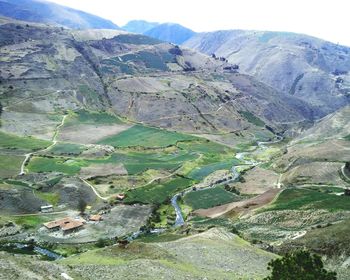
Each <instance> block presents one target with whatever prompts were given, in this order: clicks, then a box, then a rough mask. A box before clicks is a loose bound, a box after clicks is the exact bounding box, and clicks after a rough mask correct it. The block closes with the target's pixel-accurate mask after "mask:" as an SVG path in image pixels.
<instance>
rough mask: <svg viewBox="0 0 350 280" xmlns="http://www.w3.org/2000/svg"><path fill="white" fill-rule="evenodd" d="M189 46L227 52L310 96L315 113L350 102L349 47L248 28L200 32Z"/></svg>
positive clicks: (244, 68) (269, 79)
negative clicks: (249, 29)
mask: <svg viewBox="0 0 350 280" xmlns="http://www.w3.org/2000/svg"><path fill="white" fill-rule="evenodd" d="M184 46H186V47H189V48H193V49H196V50H198V51H200V52H203V53H206V54H208V55H210V54H215V55H216V56H217V57H224V58H225V59H227V60H228V61H229V62H230V63H233V64H237V65H238V66H239V69H240V71H241V72H242V73H247V74H250V75H253V76H254V77H256V78H257V79H259V80H260V81H262V82H264V83H266V84H268V85H270V86H272V87H274V88H275V89H277V90H279V91H280V92H281V93H283V95H284V96H295V97H297V98H299V99H301V100H304V101H306V102H307V103H309V104H310V105H311V106H312V107H313V108H314V115H315V117H316V118H318V117H320V116H324V115H326V114H329V113H331V112H333V111H334V110H335V109H338V108H340V107H342V106H344V105H345V104H349V100H350V99H349V90H350V88H349V67H350V66H349V65H350V63H349V60H350V56H349V54H350V49H349V48H348V47H344V46H340V45H336V44H332V43H330V42H326V41H323V40H320V39H317V38H314V37H310V36H306V35H301V34H294V33H287V32H267V31H266V32H265V31H245V30H229V31H216V32H209V33H199V34H197V35H196V36H193V37H192V38H190V39H189V40H188V41H187V42H185V43H184Z"/></svg>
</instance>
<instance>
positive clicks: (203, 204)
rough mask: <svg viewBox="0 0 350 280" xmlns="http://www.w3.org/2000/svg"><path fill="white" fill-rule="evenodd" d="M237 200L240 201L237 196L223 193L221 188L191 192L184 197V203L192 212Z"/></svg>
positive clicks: (226, 192)
mask: <svg viewBox="0 0 350 280" xmlns="http://www.w3.org/2000/svg"><path fill="white" fill-rule="evenodd" d="M238 200H240V197H239V196H237V195H235V194H233V193H231V192H228V191H225V190H224V188H223V187H215V188H212V189H207V190H203V191H193V192H190V193H188V194H186V195H185V197H184V202H185V203H186V204H188V205H189V206H191V207H192V209H194V210H196V209H207V208H211V207H214V206H218V205H222V204H226V203H230V202H233V201H238Z"/></svg>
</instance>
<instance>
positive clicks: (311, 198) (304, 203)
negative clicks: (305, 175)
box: [265, 189, 350, 211]
mask: <svg viewBox="0 0 350 280" xmlns="http://www.w3.org/2000/svg"><path fill="white" fill-rule="evenodd" d="M289 209H291V210H296V209H325V210H329V211H339V210H346V211H349V210H350V200H349V198H348V197H345V196H337V195H334V194H328V193H323V192H318V191H315V190H310V189H286V190H284V191H283V192H282V193H281V194H280V195H279V196H278V198H277V199H276V201H275V202H274V203H273V204H272V205H271V207H269V208H266V209H265V210H268V211H269V210H289Z"/></svg>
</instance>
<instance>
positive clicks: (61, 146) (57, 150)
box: [50, 142, 85, 156]
mask: <svg viewBox="0 0 350 280" xmlns="http://www.w3.org/2000/svg"><path fill="white" fill-rule="evenodd" d="M84 150H85V147H84V146H83V145H79V144H71V143H62V142H61V143H57V144H56V145H55V146H53V147H52V148H51V149H50V153H51V154H54V155H73V156H75V155H79V154H81V153H82V152H83V151H84Z"/></svg>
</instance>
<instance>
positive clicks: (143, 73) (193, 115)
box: [0, 18, 350, 280]
mask: <svg viewBox="0 0 350 280" xmlns="http://www.w3.org/2000/svg"><path fill="white" fill-rule="evenodd" d="M146 25H147V24H144V26H142V24H141V27H140V28H146V27H147V26H146ZM147 28H148V27H147ZM155 28H156V27H155ZM150 30H152V29H149V31H150ZM135 32H136V30H135ZM147 32H148V31H147ZM208 38H209V39H210V42H211V43H210V42H206V40H209V39H208ZM237 38H239V40H238V39H237ZM219 39H220V40H219ZM238 41H239V42H240V43H239V44H241V45H239V47H238V49H237V50H236V51H237V55H236V53H226V51H228V49H229V48H231V49H232V47H233V46H236V45H235V44H238ZM219 44H220V47H218V45H219ZM185 45H187V46H191V47H194V48H196V49H198V50H200V51H203V52H205V53H207V54H211V53H212V52H213V53H214V52H215V56H214V55H213V56H210V55H209V56H208V55H206V54H203V53H200V52H198V51H196V50H193V49H189V48H186V47H183V46H178V45H175V44H172V43H167V42H164V41H161V40H158V39H155V38H151V37H148V36H145V35H140V34H133V33H128V32H125V31H120V30H104V29H103V30H98V29H87V30H72V29H66V28H63V27H62V26H54V25H52V26H51V25H45V24H41V23H32V22H23V21H19V20H11V19H8V18H1V19H0V68H1V70H0V104H1V106H0V109H1V110H0V113H1V114H0V120H1V126H0V241H1V242H0V243H1V244H0V249H1V251H3V252H0V253H1V254H0V259H1V261H0V271H1V273H0V275H1V276H0V278H1V277H2V278H3V279H28V278H29V279H96V278H103V279H115V278H116V277H118V278H120V279H135V278H138V279H154V275H158V276H159V278H169V279H228V278H230V279H231V278H232V279H262V278H263V277H264V276H266V275H267V273H268V272H267V269H266V267H267V263H268V262H269V261H270V260H271V259H273V258H277V257H278V254H283V253H285V252H288V251H292V250H295V249H298V248H301V247H306V248H307V249H309V250H311V251H312V252H316V253H318V254H321V255H322V257H323V258H324V260H326V266H327V268H330V269H335V270H336V271H337V272H338V278H339V279H344V280H345V279H347V277H348V275H349V272H348V271H349V261H348V259H349V246H348V244H349V242H348V241H349V240H348V239H349V238H348V236H347V234H346V233H347V231H346V229H347V227H348V221H349V217H350V200H349V195H348V189H349V187H350V185H349V184H350V179H349V175H350V168H349V164H350V163H349V162H350V141H349V140H350V138H349V137H350V132H349V125H348V124H349V121H348V118H349V116H350V114H349V106H348V103H349V98H348V89H347V86H348V84H347V83H348V82H347V79H348V73H347V71H348V70H347V69H348V68H347V67H348V64H349V63H348V55H347V51H348V49H347V48H345V47H341V46H336V45H332V44H330V43H327V42H323V41H321V40H318V39H315V38H310V37H307V36H301V35H295V34H284V33H283V34H281V33H270V32H265V33H264V32H261V33H259V32H258V33H254V32H250V31H244V32H243V31H232V32H231V31H228V32H217V33H213V34H212V33H210V34H199V35H196V36H195V37H193V38H192V39H190V41H188V42H187V43H185ZM266 46H267V47H266ZM253 48H255V51H256V57H255V58H254V57H253V56H252V55H251V52H252V51H251V49H253ZM291 52H293V54H291ZM248 54H249V55H248ZM290 56H292V57H293V59H292V58H290ZM252 57H253V61H248V60H249V59H251V58H252ZM295 57H297V58H298V59H295ZM248 58H249V59H248ZM239 59H241V60H239ZM276 61H277V62H278V63H276ZM246 63H247V64H249V65H250V66H247V64H246ZM293 63H296V64H295V65H294V64H293ZM265 67H266V68H265ZM297 70H298V71H299V70H300V71H301V72H300V73H299V72H298V71H297ZM285 71H286V72H285ZM288 73H289V74H288ZM286 77H289V78H286ZM279 79H281V80H279ZM320 79H321V80H322V83H321V82H319V81H320ZM282 80H283V81H284V82H283V83H282ZM328 113H329V114H328ZM326 114H327V115H326ZM325 115H326V116H325ZM321 117H322V118H321ZM47 209H48V210H47ZM67 217H68V218H70V219H73V220H75V221H76V222H77V221H80V223H82V225H81V226H80V227H79V228H77V229H75V231H71V232H70V231H64V228H63V227H62V226H59V228H57V227H56V229H57V230H56V231H54V230H52V229H50V228H49V227H48V226H47V225H48V224H47V222H52V221H56V222H57V220H58V221H59V220H60V219H66V218H67ZM82 219H84V220H83V221H82ZM65 221H66V220H65ZM47 250H48V251H47ZM53 253H55V254H57V255H54V257H52V256H53V255H52V254H53ZM44 256H46V257H44ZM50 256H51V257H50ZM44 258H51V259H55V260H54V261H51V262H48V261H45V260H43V259H44ZM116 275H117V276H116Z"/></svg>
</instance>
